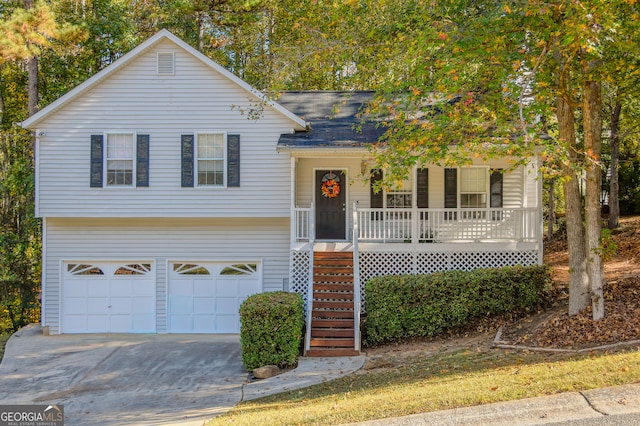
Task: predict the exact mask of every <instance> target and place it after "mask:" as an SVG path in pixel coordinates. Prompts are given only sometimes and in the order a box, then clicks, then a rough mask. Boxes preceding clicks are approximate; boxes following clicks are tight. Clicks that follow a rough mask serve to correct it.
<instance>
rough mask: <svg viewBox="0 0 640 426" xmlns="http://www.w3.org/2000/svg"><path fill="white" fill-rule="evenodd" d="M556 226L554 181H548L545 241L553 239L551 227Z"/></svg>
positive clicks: (552, 179)
mask: <svg viewBox="0 0 640 426" xmlns="http://www.w3.org/2000/svg"><path fill="white" fill-rule="evenodd" d="M555 224H556V180H555V179H554V178H551V179H550V180H549V217H547V239H549V240H551V238H553V227H554V225H555Z"/></svg>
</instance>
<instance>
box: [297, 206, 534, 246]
mask: <svg viewBox="0 0 640 426" xmlns="http://www.w3.org/2000/svg"><path fill="white" fill-rule="evenodd" d="M354 211H355V212H356V213H357V214H356V215H355V216H354V222H353V223H354V224H356V223H357V225H358V226H357V230H358V233H357V240H358V241H360V242H395V243H426V242H435V243H440V242H458V241H461V242H464V241H467V242H468V241H483V242H484V241H486V242H501V241H524V242H539V241H540V240H541V238H540V237H541V234H540V230H541V228H540V211H539V209H537V208H488V209H462V208H459V209H370V208H368V209H363V208H357V210H356V209H354ZM311 214H312V209H311V208H295V218H294V220H295V226H294V228H295V231H296V235H295V239H296V241H310V238H309V234H310V233H311V232H313V230H312V227H313V225H312V224H311ZM354 237H355V235H354ZM354 241H355V238H354Z"/></svg>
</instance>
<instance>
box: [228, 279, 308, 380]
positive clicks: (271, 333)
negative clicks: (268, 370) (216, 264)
mask: <svg viewBox="0 0 640 426" xmlns="http://www.w3.org/2000/svg"><path fill="white" fill-rule="evenodd" d="M240 324H241V325H240V343H241V344H242V362H243V363H244V366H245V368H246V369H247V370H249V371H250V370H253V369H254V368H258V367H262V366H265V365H277V366H279V367H282V368H286V367H292V366H295V365H296V364H297V362H298V354H299V353H300V344H301V342H302V330H303V328H304V308H303V301H302V297H301V296H300V295H299V294H297V293H287V292H282V291H279V292H267V293H259V294H255V295H253V296H250V297H248V298H247V299H246V300H245V301H244V302H242V305H241V306H240Z"/></svg>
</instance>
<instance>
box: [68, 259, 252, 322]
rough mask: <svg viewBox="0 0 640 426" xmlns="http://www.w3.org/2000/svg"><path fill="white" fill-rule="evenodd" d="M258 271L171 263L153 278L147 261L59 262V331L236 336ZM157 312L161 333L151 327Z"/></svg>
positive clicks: (239, 265)
mask: <svg viewBox="0 0 640 426" xmlns="http://www.w3.org/2000/svg"><path fill="white" fill-rule="evenodd" d="M163 266H164V265H163ZM260 266H261V264H260V262H255V261H249V262H214V261H180V262H178V261H175V262H167V263H166V268H167V273H166V274H158V273H157V272H156V264H155V263H154V262H152V261H128V262H114V261H110V262H99V261H96V262H87V261H78V262H75V261H68V262H63V264H62V268H63V269H62V288H61V290H62V292H61V313H62V315H61V325H60V331H61V332H62V333H156V332H168V333H238V332H239V331H240V318H239V314H238V309H239V307H240V304H241V303H242V301H243V300H244V299H246V297H247V296H249V295H251V294H254V293H259V292H261V291H262V271H261V267H260ZM158 276H166V277H167V279H166V280H165V283H161V282H160V281H159V280H158V278H157V277H158ZM163 290H164V291H163ZM158 312H166V327H160V328H159V327H157V324H159V323H162V322H159V321H158ZM161 328H165V329H164V330H163V329H161Z"/></svg>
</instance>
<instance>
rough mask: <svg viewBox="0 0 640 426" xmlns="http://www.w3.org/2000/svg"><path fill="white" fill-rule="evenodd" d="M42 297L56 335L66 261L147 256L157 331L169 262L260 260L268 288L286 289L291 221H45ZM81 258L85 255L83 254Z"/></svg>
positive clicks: (163, 317)
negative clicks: (152, 274)
mask: <svg viewBox="0 0 640 426" xmlns="http://www.w3.org/2000/svg"><path fill="white" fill-rule="evenodd" d="M45 223H46V227H45V229H44V234H45V236H46V241H47V251H46V258H45V259H44V264H43V269H44V271H45V274H44V277H43V279H44V283H43V300H44V306H45V310H46V312H45V316H44V318H45V319H46V323H44V324H43V325H48V326H50V330H51V333H54V334H55V333H58V332H59V328H58V327H59V315H60V311H59V309H60V278H61V272H62V271H61V270H60V267H61V263H62V262H64V261H69V260H75V261H80V260H82V261H91V260H93V261H109V260H114V261H115V260H118V261H120V260H125V261H126V260H139V259H148V260H149V261H152V262H153V263H154V265H155V274H156V276H155V278H156V283H157V286H156V305H157V306H156V316H157V320H156V321H157V324H156V331H157V332H158V333H163V332H166V327H167V323H166V321H167V306H166V303H167V280H168V278H167V270H166V268H167V262H169V261H177V260H189V261H193V260H202V261H229V262H234V263H235V262H245V261H247V260H255V261H260V263H261V267H262V279H263V291H276V290H283V289H285V288H284V284H285V280H286V279H287V278H288V276H289V220H288V219H278V218H276V219H53V218H48V219H47V220H46V222H45ZM80 256H82V258H79V257H80Z"/></svg>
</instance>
